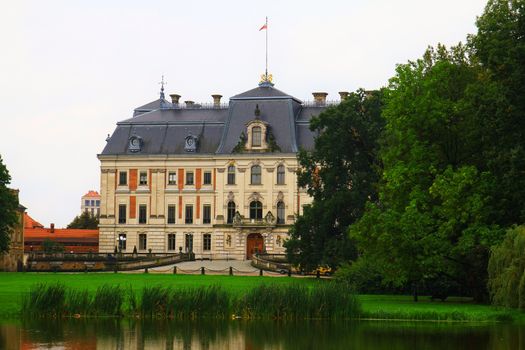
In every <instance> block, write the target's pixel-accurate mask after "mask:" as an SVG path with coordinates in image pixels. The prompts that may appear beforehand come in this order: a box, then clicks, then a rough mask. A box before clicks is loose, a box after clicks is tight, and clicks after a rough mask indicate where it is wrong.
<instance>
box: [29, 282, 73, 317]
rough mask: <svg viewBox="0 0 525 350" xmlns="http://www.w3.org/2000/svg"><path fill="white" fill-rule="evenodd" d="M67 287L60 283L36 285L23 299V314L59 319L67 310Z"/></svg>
mask: <svg viewBox="0 0 525 350" xmlns="http://www.w3.org/2000/svg"><path fill="white" fill-rule="evenodd" d="M65 296H66V287H65V286H64V285H63V284H60V283H52V284H41V283H39V284H36V285H34V286H33V287H31V288H30V289H29V293H28V294H27V295H26V296H25V297H24V298H22V314H25V315H29V314H32V315H35V316H45V317H59V316H61V315H62V314H63V313H64V309H65V301H66V300H65Z"/></svg>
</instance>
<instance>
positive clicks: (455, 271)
mask: <svg viewBox="0 0 525 350" xmlns="http://www.w3.org/2000/svg"><path fill="white" fill-rule="evenodd" d="M396 73H397V74H396V76H395V77H394V78H392V79H391V80H390V85H389V87H388V89H387V91H386V92H385V109H384V113H383V116H384V118H385V119H386V127H385V132H384V134H383V136H382V148H381V152H380V156H381V160H382V162H383V167H384V168H383V173H382V179H381V183H380V190H379V194H380V196H379V200H378V201H376V202H374V201H370V203H369V206H368V210H367V212H366V214H365V215H364V216H363V218H362V219H361V220H360V221H359V222H358V223H357V224H356V225H354V226H353V227H352V228H351V230H350V233H351V237H353V238H354V239H356V240H357V241H358V242H359V246H360V249H361V254H364V255H368V256H367V258H369V259H370V258H372V259H375V260H377V261H381V266H384V267H385V270H384V276H385V278H386V279H387V281H388V282H392V283H393V284H397V285H402V284H407V283H409V284H411V285H412V286H413V287H414V298H415V300H417V289H418V286H420V285H421V284H422V283H423V282H425V281H431V280H439V281H440V282H443V281H444V280H446V281H448V282H449V284H455V285H458V286H459V287H460V288H462V289H463V290H466V291H467V293H470V294H473V295H475V297H476V298H478V299H482V298H483V293H479V295H478V292H483V290H484V289H485V288H484V285H485V282H486V262H487V259H488V247H489V246H490V245H491V244H492V243H494V242H495V241H497V237H498V234H499V232H500V231H499V230H498V227H497V226H494V225H492V223H491V221H490V218H489V217H490V214H491V210H490V204H491V202H492V198H491V197H490V195H491V188H492V186H493V183H494V178H493V176H492V175H491V174H490V173H489V172H483V171H480V170H478V168H477V167H476V162H477V161H478V157H477V147H478V144H479V140H478V139H477V138H476V137H474V136H473V135H476V134H477V128H479V125H477V124H476V123H475V120H474V119H473V117H472V114H471V113H470V104H469V103H470V102H469V99H468V93H469V89H470V86H471V85H472V84H475V83H476V81H477V79H478V75H479V73H480V68H479V66H478V65H477V64H476V63H475V62H473V61H472V60H471V58H470V57H469V55H468V53H467V50H466V48H465V47H464V46H461V45H459V46H456V47H453V48H451V49H450V50H447V49H446V48H445V47H443V46H441V45H440V46H438V47H437V49H432V48H429V49H428V50H427V52H426V53H425V55H424V56H423V58H421V59H419V60H417V61H415V62H409V63H408V64H403V65H399V66H398V67H397V70H396Z"/></svg>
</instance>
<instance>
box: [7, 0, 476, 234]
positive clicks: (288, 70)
mask: <svg viewBox="0 0 525 350" xmlns="http://www.w3.org/2000/svg"><path fill="white" fill-rule="evenodd" d="M485 3H486V1H485V0H461V1H459V0H440V1H435V0H432V1H430V0H396V1H392V0H366V1H365V0H346V1H344V0H341V1H327V0H325V1H321V0H317V1H306V0H301V1H299V0H298V1H284V0H280V1H277V0H266V1H260V0H259V1H253V0H252V1H247V0H238V1H228V0H223V1H212V0H210V1H202V0H201V1H197V0H192V1H190V0H186V1H175V0H172V1H131V0H125V1H124V0H123V1H108V0H103V1H96V0H90V1H80V0H79V1H71V0H65V1H52V0H46V1H20V0H16V1H8V0H2V1H1V3H0V44H1V52H0V105H1V110H0V130H1V132H0V155H1V156H2V157H3V160H4V164H6V165H7V167H8V169H9V171H10V174H11V177H12V182H11V186H12V187H14V188H19V189H20V200H21V203H22V204H23V205H24V206H26V207H27V208H28V209H27V210H28V212H29V214H30V215H31V216H32V217H33V218H34V219H36V220H38V221H40V222H41V223H42V224H44V225H45V226H46V227H48V226H49V224H50V223H51V222H54V223H56V225H57V226H58V227H62V226H66V225H67V224H68V223H69V222H70V221H71V220H72V219H73V217H74V216H75V215H77V214H79V212H80V197H81V196H82V195H83V194H84V193H86V192H87V191H88V190H90V189H94V190H97V191H98V190H99V187H100V163H99V161H98V159H97V154H98V153H100V152H101V151H102V149H103V148H104V145H105V138H106V136H107V134H109V133H112V132H113V130H114V128H115V123H116V122H117V121H119V120H123V119H127V118H129V117H131V115H132V111H133V109H134V108H135V107H138V106H140V105H142V104H145V103H147V102H150V101H152V100H155V99H156V98H158V93H159V88H160V87H159V85H158V82H159V81H160V79H161V76H162V75H164V76H165V79H166V80H167V82H168V85H167V86H166V93H167V94H169V93H178V94H180V95H182V100H194V101H197V102H211V101H212V99H211V97H210V95H211V94H213V93H220V94H222V95H223V96H224V100H223V101H224V102H227V101H228V100H227V98H228V97H230V96H233V95H235V94H237V93H240V92H243V91H246V90H249V89H251V88H254V87H256V85H257V83H258V81H259V77H260V74H261V73H263V72H264V60H265V52H264V47H265V35H264V31H261V32H259V28H260V27H261V26H262V25H263V24H264V18H265V16H268V18H269V26H268V27H269V31H268V34H269V71H270V73H272V74H273V76H274V82H275V84H276V85H275V86H276V88H278V89H280V90H283V91H285V92H287V93H289V94H291V95H293V96H295V97H297V98H300V99H303V100H311V99H312V98H311V92H312V91H326V92H328V93H329V96H328V98H329V99H330V98H333V99H337V98H338V95H337V92H338V91H343V90H347V91H352V90H355V89H357V88H359V87H363V88H365V89H376V88H379V87H382V86H385V85H386V84H387V81H388V79H389V78H390V77H392V76H393V74H394V69H395V65H396V64H397V63H405V62H407V60H414V59H417V58H418V57H420V56H421V55H422V54H423V52H424V50H425V48H426V47H427V46H428V45H435V44H437V43H438V42H441V43H444V44H446V45H452V44H456V43H457V42H459V41H465V38H466V35H467V34H468V33H474V32H475V30H476V28H475V19H476V16H479V15H480V14H481V13H482V12H483V8H484V6H485Z"/></svg>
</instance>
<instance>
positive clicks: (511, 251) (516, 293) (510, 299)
mask: <svg viewBox="0 0 525 350" xmlns="http://www.w3.org/2000/svg"><path fill="white" fill-rule="evenodd" d="M524 251H525V226H517V227H513V228H511V229H509V230H507V233H506V235H505V239H504V240H503V242H501V244H499V245H497V246H494V247H493V248H492V254H491V256H490V260H489V269H488V270H489V290H490V296H491V299H492V302H493V303H494V304H495V305H499V306H505V307H514V308H519V309H521V310H525V254H523V252H524Z"/></svg>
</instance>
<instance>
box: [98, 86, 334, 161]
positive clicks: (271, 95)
mask: <svg viewBox="0 0 525 350" xmlns="http://www.w3.org/2000/svg"><path fill="white" fill-rule="evenodd" d="M161 102H162V104H163V106H162V107H161ZM256 105H258V106H259V110H260V116H259V119H260V120H262V121H264V122H266V123H268V126H269V129H270V131H271V132H272V133H273V135H274V137H275V140H276V143H277V145H278V146H279V147H280V149H281V152H283V153H295V152H297V151H298V150H299V148H305V149H311V148H312V147H313V144H314V136H315V135H314V133H312V132H311V131H310V130H309V128H308V125H309V120H310V118H311V117H312V116H313V115H317V114H319V113H320V112H321V111H322V110H323V109H324V107H304V106H303V105H302V103H301V101H300V100H298V99H296V98H294V97H292V96H290V95H288V94H286V93H284V92H282V91H280V90H278V89H275V88H273V87H265V86H263V87H257V88H255V89H252V90H249V91H246V92H243V93H241V94H239V95H236V96H234V97H232V98H230V104H229V107H228V108H226V109H225V108H178V107H176V106H173V105H172V104H171V103H169V102H167V101H165V100H161V99H158V100H156V101H153V102H150V103H148V104H146V105H144V106H141V107H139V108H136V109H135V113H134V117H133V118H130V119H126V120H123V121H121V122H119V123H117V128H116V129H115V131H114V132H113V135H111V137H110V138H109V139H108V141H107V144H106V147H105V148H104V150H103V151H102V155H119V154H130V155H144V154H148V155H155V154H157V155H160V154H181V155H182V154H184V155H192V154H193V153H189V152H186V151H185V150H184V143H185V138H186V137H187V136H188V135H189V134H190V133H191V134H192V135H194V136H196V137H197V138H198V140H199V141H198V148H197V154H229V153H231V152H232V150H233V148H234V147H235V146H236V145H237V143H238V142H239V138H240V135H241V133H242V132H246V124H247V123H248V122H250V121H251V120H254V119H255V115H254V111H255V108H256ZM133 135H136V136H140V137H141V138H142V140H143V148H142V150H141V151H140V152H138V153H132V152H130V151H129V150H128V144H129V138H130V137H131V136H133Z"/></svg>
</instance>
